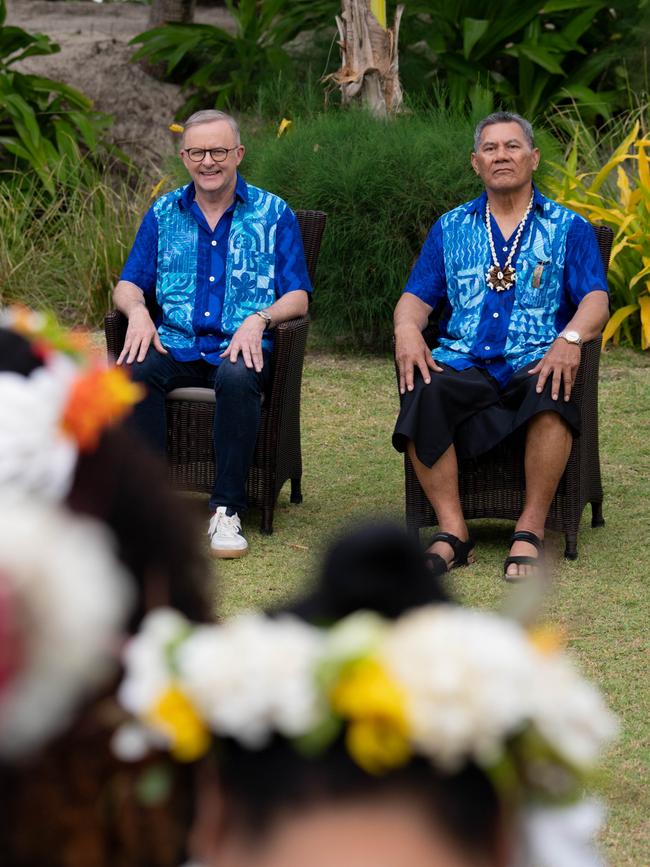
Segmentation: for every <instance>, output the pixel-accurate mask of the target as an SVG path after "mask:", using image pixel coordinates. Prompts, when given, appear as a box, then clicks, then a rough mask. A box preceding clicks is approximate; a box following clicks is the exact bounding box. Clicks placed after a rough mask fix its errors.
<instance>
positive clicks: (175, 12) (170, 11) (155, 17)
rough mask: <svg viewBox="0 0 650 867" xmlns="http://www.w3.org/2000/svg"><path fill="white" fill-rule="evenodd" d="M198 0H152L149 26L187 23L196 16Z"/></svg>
mask: <svg viewBox="0 0 650 867" xmlns="http://www.w3.org/2000/svg"><path fill="white" fill-rule="evenodd" d="M195 5H196V0H151V10H150V12H149V26H150V27H158V26H159V25H160V24H168V23H171V22H181V23H183V24H186V23H187V22H188V21H192V19H193V18H194V7H195Z"/></svg>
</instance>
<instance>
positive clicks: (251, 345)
mask: <svg viewBox="0 0 650 867" xmlns="http://www.w3.org/2000/svg"><path fill="white" fill-rule="evenodd" d="M265 328H266V323H265V322H264V320H263V319H262V317H261V316H257V314H255V313H253V314H251V315H250V316H247V317H246V319H244V321H243V322H242V324H241V325H240V326H239V328H238V329H237V331H235V333H234V334H233V336H232V340H231V341H230V343H229V344H228V346H227V347H226V348H225V349H224V351H223V352H222V353H221V356H220V357H221V358H229V359H230V361H232V362H235V361H237V358H238V356H239V353H240V352H241V354H242V357H243V359H244V364H245V365H246V367H248V368H251V367H254V368H255V370H256V371H257V372H258V373H261V372H262V368H263V367H264V356H263V355H262V334H264V329H265Z"/></svg>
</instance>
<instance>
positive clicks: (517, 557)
mask: <svg viewBox="0 0 650 867" xmlns="http://www.w3.org/2000/svg"><path fill="white" fill-rule="evenodd" d="M508 566H536V567H537V568H539V566H540V559H539V557H527V556H526V555H525V554H513V555H512V556H511V557H506V561H505V563H504V564H503V571H504V572H506V571H507V569H508Z"/></svg>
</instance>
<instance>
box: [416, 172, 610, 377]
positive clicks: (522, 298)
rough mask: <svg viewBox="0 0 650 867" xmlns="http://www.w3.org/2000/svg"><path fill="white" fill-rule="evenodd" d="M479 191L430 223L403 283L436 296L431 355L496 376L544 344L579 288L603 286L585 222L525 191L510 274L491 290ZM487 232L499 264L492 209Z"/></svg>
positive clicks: (538, 353)
mask: <svg viewBox="0 0 650 867" xmlns="http://www.w3.org/2000/svg"><path fill="white" fill-rule="evenodd" d="M486 203H487V195H486V193H483V194H482V195H481V196H479V197H478V198H477V199H474V200H473V201H471V202H467V203H466V204H464V205H460V206H459V207H458V208H454V210H452V211H448V212H447V213H446V214H443V216H442V217H441V218H440V219H439V220H438V221H437V222H436V223H435V224H434V225H433V227H432V229H431V231H430V232H429V234H428V236H427V238H426V240H425V242H424V245H423V247H422V251H421V253H420V256H419V258H418V260H417V262H416V263H415V266H414V267H413V270H412V272H411V275H410V277H409V279H408V282H407V284H406V287H405V289H404V291H405V292H410V293H411V294H413V295H416V296H417V297H418V298H420V299H421V300H422V301H424V302H425V303H426V304H428V305H429V306H431V307H436V306H437V305H438V304H442V312H441V315H440V320H439V326H440V336H439V345H438V346H437V347H436V348H435V349H434V350H433V351H432V355H433V357H434V358H435V359H436V361H440V362H444V363H445V364H448V365H449V366H450V367H453V368H455V369H456V370H465V369H467V368H468V367H479V368H483V369H485V370H488V371H489V373H490V374H491V375H492V376H493V377H494V378H495V379H496V380H497V382H499V384H500V385H502V386H504V385H505V384H506V383H507V382H508V380H509V379H510V377H511V376H512V374H513V373H514V372H515V371H516V370H519V369H521V368H523V367H526V366H527V365H529V364H532V363H533V362H535V361H538V360H539V359H540V358H542V357H543V356H544V354H545V353H546V352H547V350H548V349H549V347H550V346H551V344H552V343H553V341H554V340H555V339H556V337H557V335H558V333H559V332H560V331H561V330H562V329H563V328H564V327H565V326H566V324H567V323H568V322H569V320H570V319H571V318H572V317H573V315H574V313H575V311H576V309H577V307H578V305H579V304H580V302H581V301H582V299H583V298H584V297H585V295H587V294H588V293H589V292H593V291H595V290H602V291H604V292H607V281H606V278H605V270H604V267H603V263H602V259H601V257H600V253H599V251H598V244H597V242H596V236H595V234H594V231H593V228H592V226H591V225H590V224H589V222H588V221H587V220H585V219H584V218H583V217H581V216H579V215H578V214H576V213H574V212H573V211H570V210H569V209H568V208H564V207H562V206H561V205H558V204H557V203H556V202H553V201H551V200H550V199H547V198H546V197H545V196H543V195H542V194H541V193H540V192H539V191H538V190H536V189H535V191H534V200H533V207H532V209H531V212H530V214H529V216H528V219H527V221H526V224H525V226H524V230H523V233H522V235H521V240H520V243H519V247H518V249H517V251H516V252H515V255H514V257H513V260H512V263H511V264H512V265H513V266H514V267H515V270H516V275H517V279H516V283H515V285H514V287H513V288H511V289H508V290H506V291H504V292H495V291H494V290H492V289H490V288H489V287H488V285H487V283H486V280H485V275H486V273H487V270H488V268H489V267H490V265H491V264H492V263H491V258H492V257H491V252H490V246H489V241H488V233H487V228H486V225H485V208H486ZM490 219H491V229H492V237H493V239H494V246H495V250H496V253H497V258H498V259H499V264H500V265H501V266H503V265H504V264H505V261H506V258H507V256H508V251H509V250H510V245H511V244H512V241H513V240H514V237H511V238H509V239H508V241H506V240H505V239H504V237H503V235H502V234H501V231H500V229H499V226H498V225H497V223H496V220H495V219H494V217H492V216H491V217H490Z"/></svg>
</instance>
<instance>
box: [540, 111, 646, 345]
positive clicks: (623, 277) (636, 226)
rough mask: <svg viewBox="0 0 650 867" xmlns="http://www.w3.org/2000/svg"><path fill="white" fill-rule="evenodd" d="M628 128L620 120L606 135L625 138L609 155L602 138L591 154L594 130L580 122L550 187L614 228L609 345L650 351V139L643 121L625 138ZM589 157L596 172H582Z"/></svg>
mask: <svg viewBox="0 0 650 867" xmlns="http://www.w3.org/2000/svg"><path fill="white" fill-rule="evenodd" d="M629 126H631V129H630V128H629ZM623 129H624V123H623V121H619V122H618V123H616V124H615V125H614V127H613V131H610V132H609V134H607V133H606V134H605V139H606V141H607V142H613V141H615V140H616V137H618V141H619V143H618V144H616V145H614V146H613V149H612V150H611V151H610V152H609V153H608V154H607V155H606V156H605V155H604V154H605V147H604V146H603V144H602V142H601V143H595V142H594V143H593V145H592V150H591V152H589V150H588V147H587V145H588V143H589V140H590V137H589V134H588V132H587V131H585V129H584V126H583V125H580V124H578V125H577V126H576V134H575V137H574V141H573V144H572V146H571V148H570V151H569V154H568V158H567V160H566V161H565V162H564V163H563V164H556V165H554V167H553V168H554V169H555V172H556V175H555V178H554V180H553V181H551V183H550V188H551V192H552V194H553V196H554V197H555V198H556V199H558V201H561V202H563V203H564V204H565V205H567V207H569V208H573V210H575V211H577V212H578V213H580V214H582V215H583V216H584V217H587V219H589V220H593V221H595V222H599V223H604V224H605V225H606V226H610V227H611V228H612V229H613V231H614V243H613V246H612V253H611V257H610V267H609V285H610V290H611V295H612V309H613V311H614V312H613V313H612V316H611V318H610V320H609V322H608V323H607V325H606V327H605V331H604V332H603V345H605V344H606V343H607V342H608V341H609V340H613V342H614V343H616V344H617V343H619V342H620V341H621V340H624V342H627V343H628V344H630V345H632V346H641V348H642V349H648V348H650V153H649V151H650V137H648V135H647V132H644V130H643V128H642V125H641V121H640V120H639V119H637V120H634V121H632V122H631V124H629V125H628V128H627V130H625V134H624V137H623V140H622V141H620V136H621V134H622V133H623ZM585 151H587V153H586V154H585ZM585 159H586V160H587V161H588V162H589V163H591V164H593V163H594V162H597V165H596V166H594V167H593V168H592V170H590V171H580V170H579V168H578V166H579V162H580V161H582V162H584V161H585ZM599 160H602V164H600V163H599V162H598V161H599Z"/></svg>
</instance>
